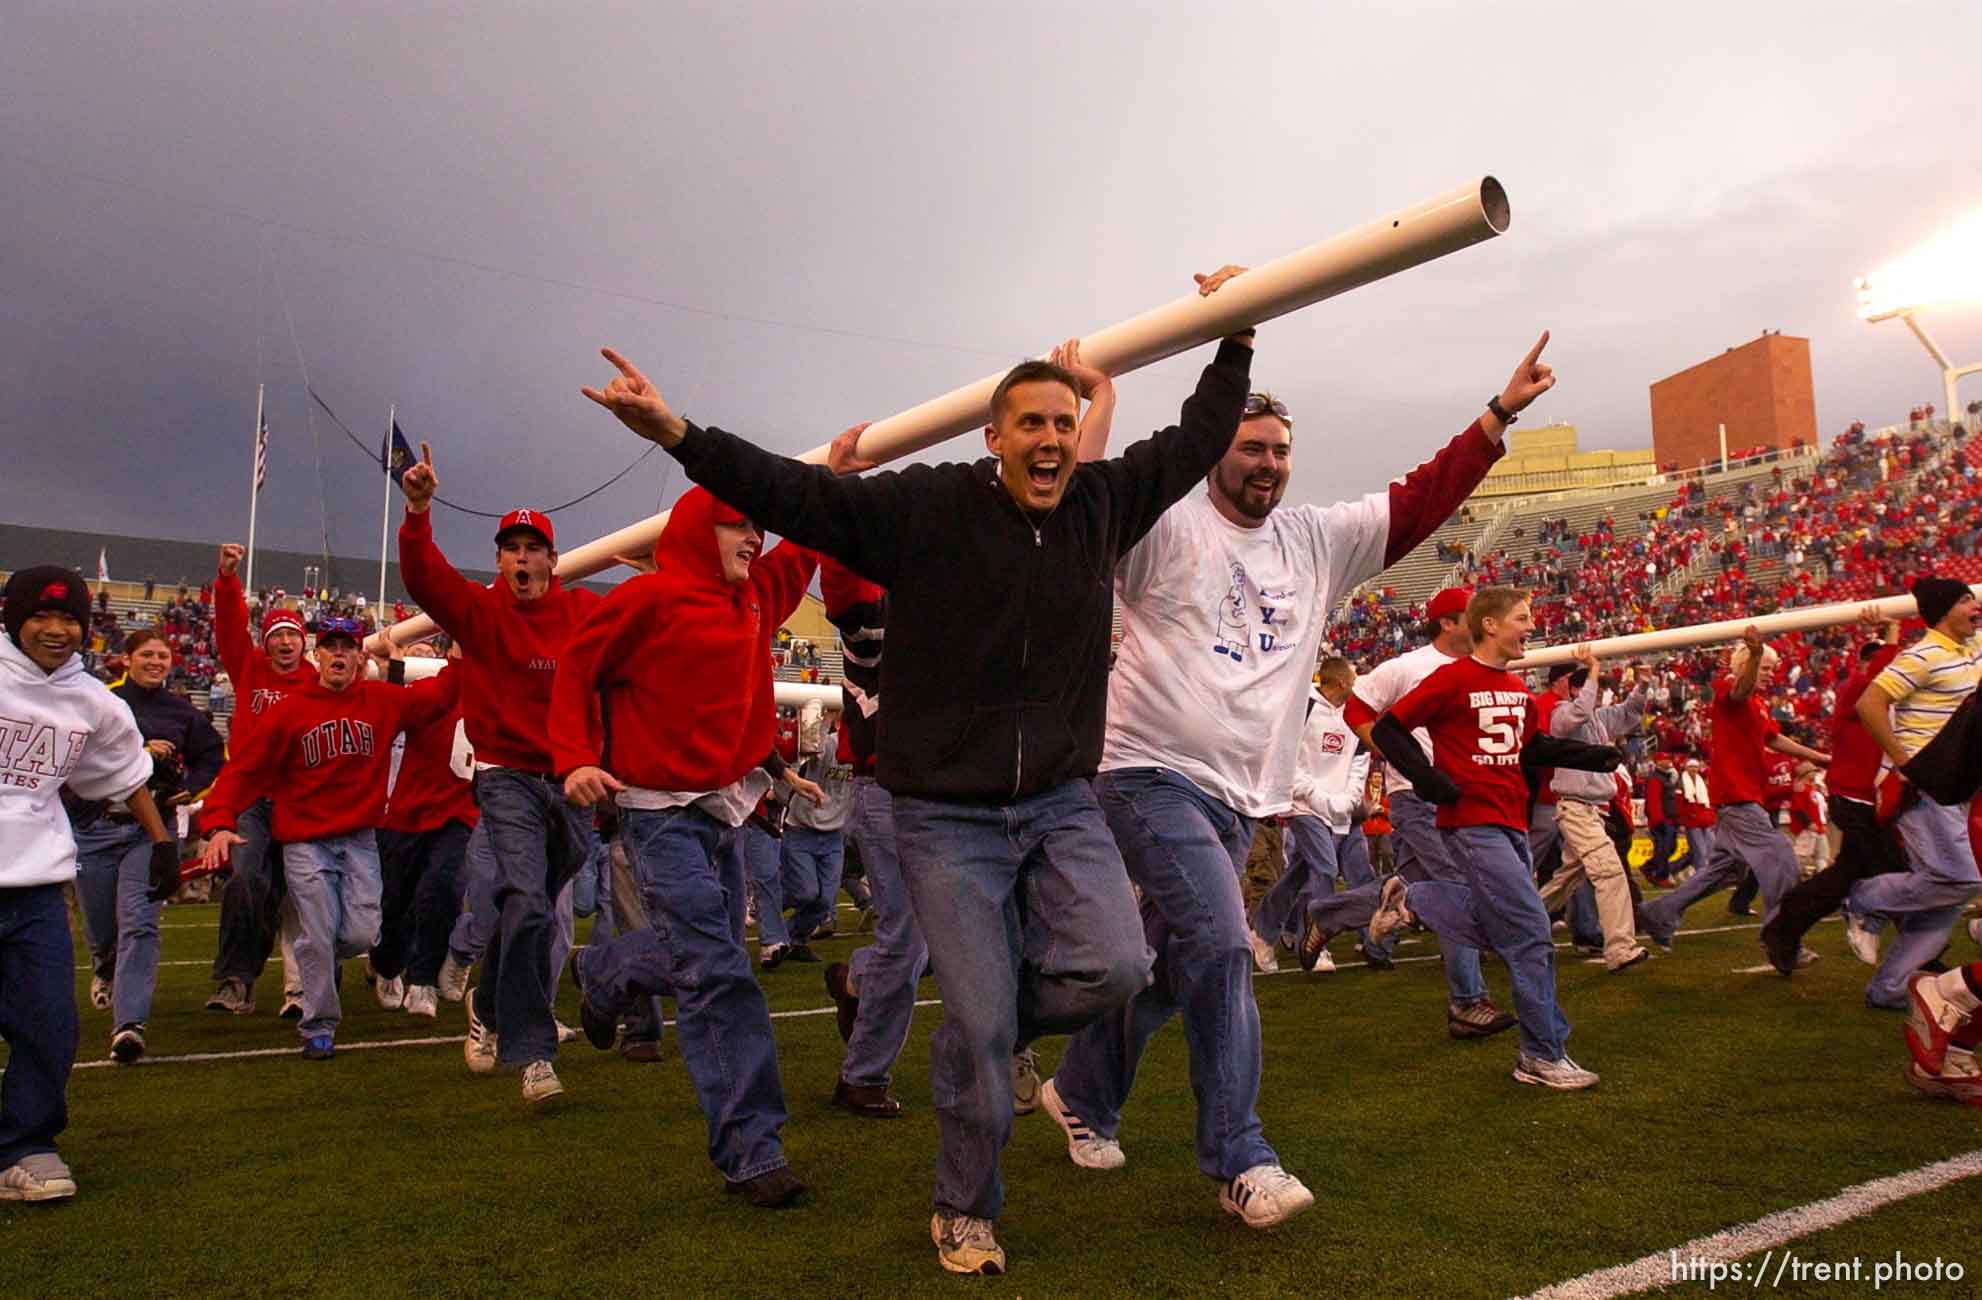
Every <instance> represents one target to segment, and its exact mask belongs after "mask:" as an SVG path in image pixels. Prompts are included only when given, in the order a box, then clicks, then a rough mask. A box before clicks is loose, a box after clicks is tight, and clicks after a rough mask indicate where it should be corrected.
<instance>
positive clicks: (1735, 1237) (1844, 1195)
mask: <svg viewBox="0 0 1982 1300" xmlns="http://www.w3.org/2000/svg"><path fill="white" fill-rule="evenodd" d="M1978 1175H1982V1151H1970V1152H1968V1153H1967V1154H1965V1155H1958V1156H1954V1157H1951V1158H1950V1159H1947V1160H1940V1161H1936V1162H1935V1163H1933V1164H1930V1165H1922V1166H1920V1168H1918V1169H1911V1170H1908V1171H1907V1172H1906V1173H1903V1174H1894V1175H1893V1176H1892V1177H1890V1178H1874V1179H1873V1180H1872V1181H1870V1182H1867V1183H1859V1184H1858V1185H1856V1186H1854V1187H1847V1188H1845V1189H1844V1190H1843V1191H1841V1192H1839V1193H1838V1194H1837V1195H1836V1196H1831V1197H1827V1198H1825V1199H1824V1200H1821V1201H1812V1202H1811V1203H1810V1204H1808V1205H1799V1206H1797V1207H1796V1208H1794V1209H1789V1210H1780V1211H1777V1212H1776V1213H1774V1214H1769V1215H1764V1216H1763V1217H1761V1218H1759V1219H1757V1220H1755V1221H1754V1222H1753V1223H1744V1224H1742V1225H1741V1226H1740V1227H1737V1228H1729V1229H1727V1230H1725V1231H1723V1232H1716V1233H1712V1234H1711V1235H1709V1236H1705V1237H1695V1238H1694V1239H1693V1240H1691V1241H1689V1242H1685V1243H1684V1244H1682V1245H1678V1246H1674V1247H1672V1248H1671V1249H1669V1250H1663V1251H1660V1252H1659V1253H1658V1254H1656V1255H1647V1256H1645V1257H1644V1258H1643V1259H1635V1260H1632V1261H1631V1262H1630V1263H1629V1264H1619V1265H1618V1266H1617V1267H1615V1268H1604V1269H1598V1270H1596V1271H1595V1272H1593V1273H1585V1274H1583V1276H1581V1277H1577V1278H1571V1279H1570V1280H1569V1281H1567V1282H1558V1283H1556V1284H1555V1285H1554V1286H1551V1287H1546V1288H1544V1289H1542V1290H1540V1291H1536V1292H1534V1293H1533V1294H1532V1295H1529V1296H1527V1297H1524V1300H1611V1297H1613V1296H1625V1295H1635V1294H1637V1293H1638V1292H1640V1291H1654V1290H1657V1289H1659V1288H1661V1287H1666V1286H1671V1285H1673V1284H1674V1283H1676V1282H1705V1281H1707V1280H1708V1274H1707V1272H1706V1270H1705V1269H1702V1268H1699V1267H1698V1266H1699V1265H1702V1264H1715V1263H1720V1264H1731V1263H1733V1262H1735V1261H1736V1260H1743V1259H1747V1258H1748V1257H1749V1256H1751V1255H1754V1254H1756V1253H1757V1252H1767V1253H1766V1254H1764V1255H1763V1258H1762V1261H1761V1263H1760V1264H1759V1265H1756V1266H1754V1267H1751V1268H1745V1269H1743V1271H1742V1272H1741V1274H1739V1275H1738V1276H1729V1275H1728V1274H1726V1273H1722V1274H1721V1275H1720V1277H1719V1281H1720V1283H1721V1284H1723V1285H1730V1286H1735V1285H1740V1284H1742V1283H1747V1284H1749V1286H1750V1287H1751V1288H1759V1287H1760V1285H1761V1283H1762V1280H1763V1279H1764V1278H1769V1279H1771V1280H1770V1283H1769V1285H1770V1288H1771V1289H1774V1288H1775V1287H1776V1286H1778V1285H1780V1284H1781V1282H1782V1281H1783V1279H1784V1275H1785V1274H1790V1276H1789V1280H1790V1281H1792V1282H1795V1281H1803V1280H1807V1278H1806V1277H1804V1276H1800V1275H1797V1274H1793V1273H1790V1266H1791V1256H1792V1255H1793V1254H1794V1252H1792V1251H1784V1252H1783V1254H1782V1256H1781V1257H1780V1259H1775V1258H1773V1257H1774V1256H1775V1251H1776V1248H1777V1247H1779V1246H1784V1245H1787V1244H1788V1243H1790V1242H1792V1241H1795V1240H1797V1239H1798V1238H1800V1237H1807V1236H1810V1235H1811V1234H1812V1233H1818V1232H1824V1231H1826V1230H1828V1229H1831V1228H1835V1227H1837V1226H1838V1225H1839V1224H1842V1223H1849V1222H1850V1221H1851V1220H1853V1219H1857V1218H1862V1217H1864V1216H1865V1215H1867V1214H1870V1213H1872V1211H1874V1210H1877V1209H1881V1208H1883V1207H1885V1206H1888V1205H1891V1204H1893V1203H1894V1202H1896V1201H1903V1200H1906V1199H1907V1198H1908V1197H1912V1196H1921V1195H1924V1194H1925V1193H1927V1192H1933V1191H1939V1190H1940V1189H1941V1188H1943V1187H1946V1186H1948V1185H1949V1184H1951V1183H1956V1182H1960V1181H1961V1180H1962V1179H1964V1178H1974V1177H1977V1176H1978ZM1951 1222H1952V1221H1951ZM1802 1262H1803V1263H1805V1264H1811V1263H1816V1262H1818V1261H1815V1260H1809V1261H1802ZM1823 1262H1827V1263H1833V1264H1836V1263H1840V1262H1843V1261H1823ZM1772 1265H1773V1269H1772V1267H1771V1266H1772ZM1854 1280H1855V1281H1856V1282H1858V1283H1865V1282H1869V1281H1870V1280H1871V1279H1870V1278H1857V1279H1854Z"/></svg>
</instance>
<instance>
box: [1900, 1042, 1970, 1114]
mask: <svg viewBox="0 0 1982 1300" xmlns="http://www.w3.org/2000/svg"><path fill="white" fill-rule="evenodd" d="M1906 1081H1907V1082H1908V1083H1910V1084H1912V1085H1913V1086H1914V1087H1915V1088H1918V1089H1919V1090H1920V1091H1922V1092H1924V1093H1926V1094H1927V1095H1928V1096H1930V1097H1946V1098H1947V1099H1948V1100H1949V1101H1958V1102H1961V1103H1963V1104H1964V1105H1968V1106H1975V1107H1977V1108H1982V1067H1978V1066H1977V1065H1976V1063H1975V1055H1974V1053H1972V1052H1965V1051H1963V1050H1962V1049H1961V1048H1959V1047H1957V1048H1953V1049H1951V1050H1950V1051H1949V1052H1948V1054H1947V1059H1946V1061H1945V1063H1944V1064H1943V1066H1942V1068H1941V1072H1940V1073H1939V1074H1929V1073H1928V1072H1927V1071H1926V1070H1923V1069H1921V1068H1920V1063H1919V1062H1918V1061H1908V1062H1907V1063H1906Z"/></svg>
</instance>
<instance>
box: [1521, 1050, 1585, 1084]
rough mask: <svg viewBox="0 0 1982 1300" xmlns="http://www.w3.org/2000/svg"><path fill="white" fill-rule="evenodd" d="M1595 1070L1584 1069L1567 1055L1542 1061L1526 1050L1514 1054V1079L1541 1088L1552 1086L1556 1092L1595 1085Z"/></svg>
mask: <svg viewBox="0 0 1982 1300" xmlns="http://www.w3.org/2000/svg"><path fill="white" fill-rule="evenodd" d="M1597 1080H1598V1075H1597V1072H1596V1071H1595V1070H1586V1069H1584V1068H1583V1067H1582V1066H1580V1065H1578V1064H1576V1062H1574V1061H1572V1060H1570V1059H1569V1058H1568V1057H1567V1056H1565V1057H1563V1058H1562V1059H1561V1060H1559V1061H1542V1060H1537V1059H1536V1058H1535V1057H1532V1056H1530V1055H1528V1054H1527V1053H1526V1052H1516V1053H1515V1054H1514V1081H1515V1082H1516V1083H1532V1084H1536V1085H1538V1086H1540V1087H1543V1088H1554V1089H1556V1090H1557V1091H1558V1092H1575V1091H1576V1090H1578V1089H1580V1088H1594V1087H1596V1086H1597Z"/></svg>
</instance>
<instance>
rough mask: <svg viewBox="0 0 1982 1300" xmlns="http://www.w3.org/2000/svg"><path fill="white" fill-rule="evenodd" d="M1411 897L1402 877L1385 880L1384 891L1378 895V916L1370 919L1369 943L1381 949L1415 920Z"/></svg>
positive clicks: (1386, 878)
mask: <svg viewBox="0 0 1982 1300" xmlns="http://www.w3.org/2000/svg"><path fill="white" fill-rule="evenodd" d="M1409 897H1410V895H1409V889H1408V886H1406V885H1405V883H1404V878H1403V877H1402V876H1385V877H1384V878H1383V889H1382V891H1381V892H1380V893H1379V894H1378V895H1377V903H1376V915H1375V916H1373V917H1371V918H1370V925H1369V939H1368V940H1367V941H1366V942H1367V943H1369V944H1375V945H1377V946H1379V947H1381V946H1382V944H1383V941H1384V940H1385V939H1388V938H1389V937H1390V936H1391V935H1393V934H1395V933H1397V931H1399V930H1401V929H1403V928H1404V927H1405V926H1407V925H1409V924H1410V923H1411V922H1412V920H1414V919H1415V918H1413V917H1412V915H1411V908H1410V905H1409Z"/></svg>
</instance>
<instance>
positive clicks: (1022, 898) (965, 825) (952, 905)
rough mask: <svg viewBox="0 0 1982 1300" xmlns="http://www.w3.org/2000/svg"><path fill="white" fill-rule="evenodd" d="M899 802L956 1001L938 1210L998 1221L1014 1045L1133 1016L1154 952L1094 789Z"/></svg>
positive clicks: (947, 1040)
mask: <svg viewBox="0 0 1982 1300" xmlns="http://www.w3.org/2000/svg"><path fill="white" fill-rule="evenodd" d="M894 809H895V843H896V845H897V846H898V847H899V848H900V850H901V858H902V876H903V878H904V879H905V880H906V881H907V882H908V894H909V901H910V904H911V905H912V906H913V907H914V909H915V919H916V921H917V922H918V923H920V924H921V926H922V933H923V935H924V936H925V937H926V938H927V939H928V941H929V957H930V961H931V962H932V964H933V965H934V966H935V969H936V984H937V987H938V988H939V989H941V990H942V994H943V1023H942V1025H941V1027H939V1028H938V1029H937V1030H936V1033H935V1036H934V1037H933V1038H932V1039H931V1040H930V1044H929V1086H930V1092H931V1094H932V1095H933V1097H934V1101H935V1107H936V1122H937V1128H938V1130H939V1131H940V1133H941V1137H942V1147H941V1152H940V1154H939V1155H938V1157H937V1161H936V1190H935V1202H936V1208H937V1209H938V1210H939V1211H942V1212H945V1213H950V1214H968V1215H972V1216H974V1217H976V1218H980V1219H995V1218H997V1217H998V1214H999V1212H1000V1211H1001V1210H1002V1209H1003V1208H1004V1204H1005V1185H1004V1180H1003V1178H1002V1177H1001V1176H1000V1174H999V1171H998V1158H999V1154H1000V1152H1002V1151H1003V1150H1004V1147H1005V1143H1006V1141H1007V1140H1009V1139H1010V1137H1011V1134H1012V1052H1013V1050H1014V1049H1015V1048H1016V1047H1017V1046H1018V1045H1019V1044H1020V1043H1022V1042H1024V1043H1029V1042H1031V1041H1033V1040H1034V1039H1036V1038H1038V1037H1039V1036H1040V1035H1042V1034H1064V1033H1072V1032H1074V1031H1076V1030H1079V1029H1082V1028H1084V1027H1086V1026H1087V1025H1088V1024H1090V1023H1091V1022H1093V1021H1094V1020H1097V1019H1099V1018H1100V1017H1102V1016H1104V1015H1106V1014H1108V1013H1109V1012H1110V1011H1113V1010H1115V1009H1116V1008H1118V1007H1120V1006H1121V1005H1122V1004H1123V1003H1125V1002H1127V1001H1128V1000H1129V999H1130V998H1131V997H1133V996H1134V995H1135V994H1136V993H1137V992H1138V991H1140V990H1141V989H1143V988H1145V987H1147V986H1148V984H1149V978H1150V966H1151V962H1152V954H1151V953H1150V951H1149V949H1148V947H1147V946H1146V945H1145V944H1144V942H1143V934H1142V926H1141V923H1140V922H1139V921H1138V919H1137V916H1136V903H1135V895H1134V893H1133V892H1132V891H1131V890H1130V888H1129V877H1128V873H1127V872H1126V871H1125V870H1124V869H1123V867H1122V854H1121V850H1120V849H1118V848H1116V847H1115V841H1114V839H1113V838H1112V837H1111V836H1110V835H1109V834H1108V825H1107V822H1106V821H1105V820H1104V819H1103V818H1102V815H1101V806H1100V805H1099V804H1098V803H1097V802H1095V797H1094V790H1093V788H1092V787H1091V786H1090V785H1089V783H1088V782H1087V781H1085V780H1080V779H1076V780H1071V781H1063V782H1061V783H1060V784H1059V785H1056V786H1054V787H1053V788H1052V789H1050V790H1043V791H1041V792H1040V793H1038V794H1035V795H1030V796H1028V797H1026V798H1024V799H1019V800H1015V801H1014V802H1012V803H1008V804H979V803H950V802H943V801H938V800H934V799H915V798H910V797H909V796H906V795H897V796H895V799H894ZM1236 889H1237V886H1236V882H1235V883H1234V891H1235V893H1236Z"/></svg>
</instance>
